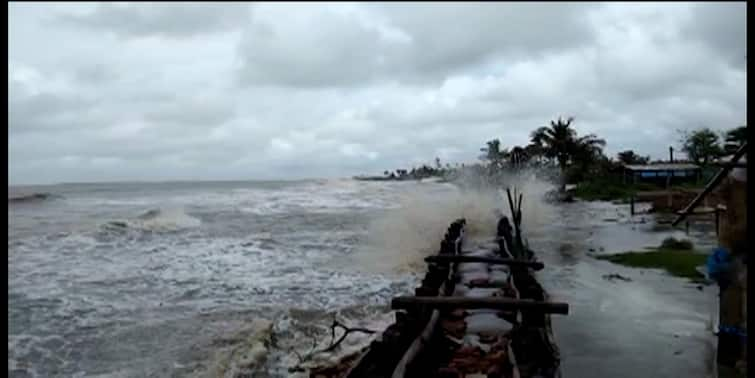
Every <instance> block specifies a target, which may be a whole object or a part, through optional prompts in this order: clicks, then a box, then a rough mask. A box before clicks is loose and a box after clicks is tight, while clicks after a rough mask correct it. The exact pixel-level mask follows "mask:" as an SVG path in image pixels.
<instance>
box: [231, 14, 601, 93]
mask: <svg viewBox="0 0 755 378" xmlns="http://www.w3.org/2000/svg"><path fill="white" fill-rule="evenodd" d="M584 7H585V6H584V5H575V4H550V5H548V6H544V5H543V4H537V3H523V4H501V3H482V4H480V3H477V4H464V5H460V4H452V3H438V4H434V5H433V6H432V7H427V6H426V4H395V5H382V4H381V5H373V4H366V5H365V9H366V10H365V11H364V12H338V11H337V10H335V9H312V8H308V7H306V6H302V7H299V6H297V7H294V6H289V7H287V6H286V5H281V6H280V7H278V6H269V5H268V6H267V7H265V8H262V7H259V8H257V9H256V12H255V14H254V20H253V24H252V25H250V26H249V27H247V28H246V30H245V33H244V38H243V40H242V43H241V45H240V54H241V57H242V66H241V67H240V77H241V78H242V80H243V83H245V84H268V85H283V86H292V87H317V86H360V85H367V84H369V83H371V82H373V81H375V80H401V81H406V82H409V83H415V84H418V83H419V84H421V83H425V82H427V81H428V80H430V81H437V80H438V79H440V80H442V79H443V78H444V77H445V76H446V75H449V74H452V73H456V72H458V71H459V70H461V69H463V68H465V67H469V66H473V65H475V64H480V63H484V62H485V61H486V59H489V58H492V57H496V56H501V55H503V56H509V57H521V56H536V55H538V54H541V53H544V52H548V51H553V50H562V49H565V48H570V47H574V46H579V45H583V44H588V43H590V42H591V39H592V37H593V36H592V34H591V33H590V29H589V27H588V25H587V24H586V19H584V17H582V14H581V13H580V10H583V9H584ZM271 8H274V9H271ZM283 19H285V20H286V21H285V22H280V21H281V20H283ZM365 19H371V20H372V21H371V22H368V21H365ZM428 20H432V22H428ZM533 25H536V26H537V27H533ZM344 30H348V32H344Z"/></svg>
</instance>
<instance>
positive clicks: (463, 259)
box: [425, 255, 545, 270]
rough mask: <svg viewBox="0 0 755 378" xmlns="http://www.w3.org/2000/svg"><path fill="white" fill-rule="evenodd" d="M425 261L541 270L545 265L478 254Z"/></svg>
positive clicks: (439, 257)
mask: <svg viewBox="0 0 755 378" xmlns="http://www.w3.org/2000/svg"><path fill="white" fill-rule="evenodd" d="M425 261H426V262H429V263H464V262H466V263H475V262H479V263H487V264H493V265H509V266H526V267H529V268H532V269H534V270H541V269H543V267H544V266H545V265H544V264H543V263H542V262H539V261H526V260H517V259H507V258H500V257H480V256H464V255H453V256H437V255H436V256H428V257H425Z"/></svg>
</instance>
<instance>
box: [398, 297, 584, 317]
mask: <svg viewBox="0 0 755 378" xmlns="http://www.w3.org/2000/svg"><path fill="white" fill-rule="evenodd" d="M417 306H426V307H429V308H434V309H445V310H449V309H456V308H464V309H495V310H522V311H537V312H542V313H548V314H564V315H566V314H568V313H569V304H568V303H561V302H540V301H534V300H530V299H510V298H501V297H490V298H468V297H414V296H402V297H395V298H393V300H391V308H392V309H394V310H405V309H409V308H416V307H417Z"/></svg>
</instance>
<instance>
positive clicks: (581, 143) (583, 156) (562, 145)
mask: <svg viewBox="0 0 755 378" xmlns="http://www.w3.org/2000/svg"><path fill="white" fill-rule="evenodd" d="M573 121H574V117H569V118H568V119H566V120H563V119H562V118H561V117H559V118H558V120H555V121H551V122H550V123H551V125H550V127H547V126H543V127H540V128H538V129H537V130H535V131H533V132H532V135H531V139H532V145H534V146H537V149H538V150H539V151H540V152H541V153H542V155H543V156H544V157H546V158H548V159H555V160H556V162H557V163H558V167H559V169H560V170H561V177H562V181H561V187H560V189H561V190H562V191H563V190H564V189H565V188H566V182H565V181H564V180H563V178H564V177H565V173H566V168H567V166H568V165H569V164H570V163H574V162H579V163H581V164H589V163H590V162H591V161H594V160H595V158H596V157H597V156H599V155H600V153H601V151H602V148H603V146H605V144H606V142H605V140H603V139H600V138H598V137H597V136H595V135H594V134H588V135H585V136H582V137H578V136H577V132H576V131H575V130H574V129H573V128H572V127H571V124H572V122H573Z"/></svg>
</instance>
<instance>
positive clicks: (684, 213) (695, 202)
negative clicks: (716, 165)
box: [671, 142, 747, 226]
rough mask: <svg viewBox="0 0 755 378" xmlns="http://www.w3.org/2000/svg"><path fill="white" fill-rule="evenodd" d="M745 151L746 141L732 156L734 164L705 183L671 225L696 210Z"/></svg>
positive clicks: (722, 169) (674, 224)
mask: <svg viewBox="0 0 755 378" xmlns="http://www.w3.org/2000/svg"><path fill="white" fill-rule="evenodd" d="M745 152H747V142H745V143H744V144H742V145H741V146H740V147H739V148H738V149H737V151H736V152H735V153H734V156H732V157H731V163H732V164H730V165H728V166H726V167H724V168H721V170H720V171H718V173H717V174H716V176H715V177H713V179H711V180H710V182H708V185H705V189H703V191H702V192H700V194H698V195H697V197H695V199H693V200H692V202H690V203H689V205H687V207H685V208H684V210H682V214H680V215H679V216H677V217H676V219H674V221H673V222H671V225H672V226H676V225H677V224H679V222H681V221H682V220H684V218H686V217H687V214H689V213H691V212H692V211H693V210H695V207H696V206H697V205H698V204H700V202H702V200H703V199H704V198H705V197H706V196H707V195H708V194H709V193H710V192H712V191H713V189H715V187H716V186H717V185H718V184H719V183H720V182H721V181H722V180H723V179H724V178H725V177H726V175H727V174H728V173H729V171H730V170H731V169H732V168H734V166H733V164H734V163H736V162H737V161H738V160H739V158H741V157H742V155H744V154H745Z"/></svg>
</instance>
